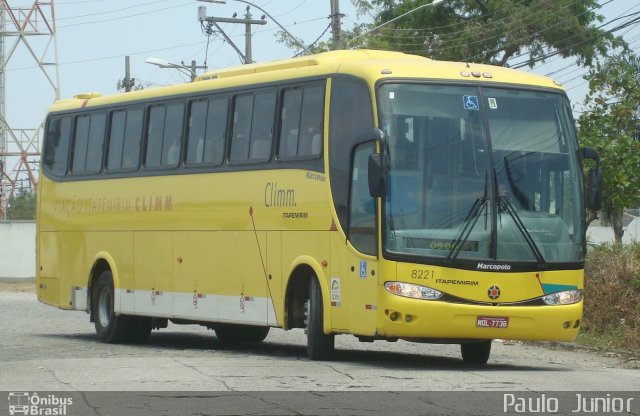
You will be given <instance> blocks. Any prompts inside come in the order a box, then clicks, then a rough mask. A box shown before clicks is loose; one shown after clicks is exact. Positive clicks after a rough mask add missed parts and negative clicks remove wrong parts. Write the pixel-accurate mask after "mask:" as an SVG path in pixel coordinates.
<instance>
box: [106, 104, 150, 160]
mask: <svg viewBox="0 0 640 416" xmlns="http://www.w3.org/2000/svg"><path fill="white" fill-rule="evenodd" d="M142 118H143V111H142V109H140V108H136V109H132V110H127V111H114V112H113V113H112V114H111V128H110V134H109V146H108V150H107V170H108V171H118V170H135V169H137V168H138V163H139V159H140V141H141V138H142Z"/></svg>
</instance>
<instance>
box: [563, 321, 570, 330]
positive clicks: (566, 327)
mask: <svg viewBox="0 0 640 416" xmlns="http://www.w3.org/2000/svg"><path fill="white" fill-rule="evenodd" d="M570 326H571V322H565V323H563V324H562V327H563V328H564V329H569V327H570Z"/></svg>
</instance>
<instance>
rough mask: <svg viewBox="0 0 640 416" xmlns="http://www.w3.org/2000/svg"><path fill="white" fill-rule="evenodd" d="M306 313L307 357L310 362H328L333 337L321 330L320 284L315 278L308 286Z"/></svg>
mask: <svg viewBox="0 0 640 416" xmlns="http://www.w3.org/2000/svg"><path fill="white" fill-rule="evenodd" d="M306 308H307V313H306V315H307V316H306V318H307V356H309V358H310V359H311V360H316V361H322V360H328V359H330V358H331V357H332V356H333V352H334V344H335V335H334V334H325V333H324V330H323V310H324V309H323V305H322V290H321V289H320V283H318V280H317V279H316V278H315V277H312V278H311V283H310V285H309V300H308V302H307V305H306Z"/></svg>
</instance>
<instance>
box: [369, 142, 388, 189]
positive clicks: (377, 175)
mask: <svg viewBox="0 0 640 416" xmlns="http://www.w3.org/2000/svg"><path fill="white" fill-rule="evenodd" d="M383 157H384V156H383V155H382V153H372V154H370V155H369V194H370V195H371V197H372V198H380V197H383V196H385V195H386V193H387V174H386V172H385V169H384V168H383Z"/></svg>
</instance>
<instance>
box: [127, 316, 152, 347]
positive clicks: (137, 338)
mask: <svg viewBox="0 0 640 416" xmlns="http://www.w3.org/2000/svg"><path fill="white" fill-rule="evenodd" d="M151 322H152V319H151V318H149V317H147V316H132V317H131V333H130V334H129V339H128V340H129V341H131V342H132V343H134V344H142V343H145V342H147V341H148V340H149V336H150V335H151V329H152V328H151Z"/></svg>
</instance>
